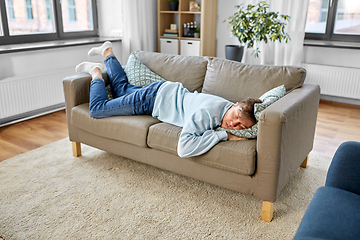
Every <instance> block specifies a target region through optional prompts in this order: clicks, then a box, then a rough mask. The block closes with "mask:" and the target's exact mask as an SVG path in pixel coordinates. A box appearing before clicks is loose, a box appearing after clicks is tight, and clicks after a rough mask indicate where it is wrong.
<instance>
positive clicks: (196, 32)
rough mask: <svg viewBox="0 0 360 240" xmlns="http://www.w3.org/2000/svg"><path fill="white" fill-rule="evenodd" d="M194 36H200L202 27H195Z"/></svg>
mask: <svg viewBox="0 0 360 240" xmlns="http://www.w3.org/2000/svg"><path fill="white" fill-rule="evenodd" d="M194 38H200V28H195V32H194Z"/></svg>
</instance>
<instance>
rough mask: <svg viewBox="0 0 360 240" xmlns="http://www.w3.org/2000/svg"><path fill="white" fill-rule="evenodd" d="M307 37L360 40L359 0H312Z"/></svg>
mask: <svg viewBox="0 0 360 240" xmlns="http://www.w3.org/2000/svg"><path fill="white" fill-rule="evenodd" d="M305 33H306V35H305V37H306V39H318V40H336V41H360V1H359V0H310V3H309V9H308V15H307V21H306V28H305Z"/></svg>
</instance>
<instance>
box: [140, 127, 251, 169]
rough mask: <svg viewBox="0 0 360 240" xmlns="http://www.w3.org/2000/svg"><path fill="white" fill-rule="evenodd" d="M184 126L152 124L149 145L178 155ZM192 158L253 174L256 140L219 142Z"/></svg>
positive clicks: (222, 167) (205, 163) (215, 165)
mask: <svg viewBox="0 0 360 240" xmlns="http://www.w3.org/2000/svg"><path fill="white" fill-rule="evenodd" d="M181 130H182V128H181V127H177V126H174V125H172V124H168V123H158V124H154V125H152V126H150V128H149V136H148V142H147V143H148V146H149V147H151V148H154V149H157V150H161V151H164V152H168V153H171V154H174V155H177V144H178V140H179V136H180V133H181ZM189 159H190V160H192V161H194V162H198V163H201V164H204V165H207V166H211V167H215V168H219V169H223V170H227V171H231V172H235V173H239V174H242V175H252V174H254V172H255V162H256V140H247V141H226V142H220V143H218V144H217V145H216V146H215V147H214V148H212V149H211V150H210V151H209V152H207V153H205V154H203V155H200V156H197V157H191V158H189Z"/></svg>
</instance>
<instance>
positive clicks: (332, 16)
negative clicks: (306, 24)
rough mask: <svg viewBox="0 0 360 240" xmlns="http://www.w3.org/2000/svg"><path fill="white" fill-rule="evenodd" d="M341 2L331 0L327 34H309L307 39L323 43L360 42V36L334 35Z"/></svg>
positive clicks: (306, 34)
mask: <svg viewBox="0 0 360 240" xmlns="http://www.w3.org/2000/svg"><path fill="white" fill-rule="evenodd" d="M338 3H339V0H329V4H328V14H327V19H326V29H325V33H307V32H305V39H309V40H322V41H341V42H360V34H359V35H355V34H339V33H334V28H335V21H336V12H337V8H338Z"/></svg>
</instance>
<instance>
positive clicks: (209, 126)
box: [76, 42, 261, 157]
mask: <svg viewBox="0 0 360 240" xmlns="http://www.w3.org/2000/svg"><path fill="white" fill-rule="evenodd" d="M88 54H89V55H90V56H94V55H103V56H104V57H105V65H106V68H107V74H108V75H109V79H110V87H111V89H112V94H113V97H114V99H111V100H110V99H108V95H107V91H106V86H105V81H104V79H102V69H103V65H102V64H101V63H91V62H83V63H80V64H79V65H77V66H76V72H78V73H79V72H86V73H90V74H91V76H92V81H91V84H90V101H89V104H90V106H89V110H90V115H91V116H92V117H94V118H105V117H111V116H131V115H152V116H153V117H155V118H157V119H159V120H160V121H162V122H166V123H170V124H173V125H176V126H179V127H182V128H183V129H182V132H181V135H180V138H179V142H178V147H177V151H178V155H179V156H180V157H192V156H197V155H201V154H203V153H206V152H207V151H209V150H210V149H211V148H212V147H213V146H214V145H216V144H217V143H218V142H220V141H226V140H230V141H237V140H247V139H246V138H241V137H238V136H235V135H232V134H230V133H227V132H225V131H214V129H215V128H216V127H218V126H221V127H222V128H227V129H245V128H250V127H252V126H253V125H254V124H255V123H256V119H255V116H254V104H255V103H261V100H259V99H253V98H247V99H245V100H243V101H241V102H239V103H235V104H234V103H232V102H229V101H228V100H226V99H223V98H221V97H218V96H214V95H210V94H204V93H198V92H194V93H190V92H189V91H188V90H187V89H186V88H184V87H183V85H182V84H181V83H178V82H170V81H157V82H153V83H150V84H148V85H146V86H144V87H140V86H135V85H131V84H129V83H128V79H127V76H126V73H125V72H124V69H123V68H122V66H121V65H120V63H119V61H118V60H117V59H116V57H115V55H114V53H113V51H112V44H111V42H105V43H104V44H102V45H101V46H100V47H94V48H92V49H91V50H90V51H89V53H88Z"/></svg>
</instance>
